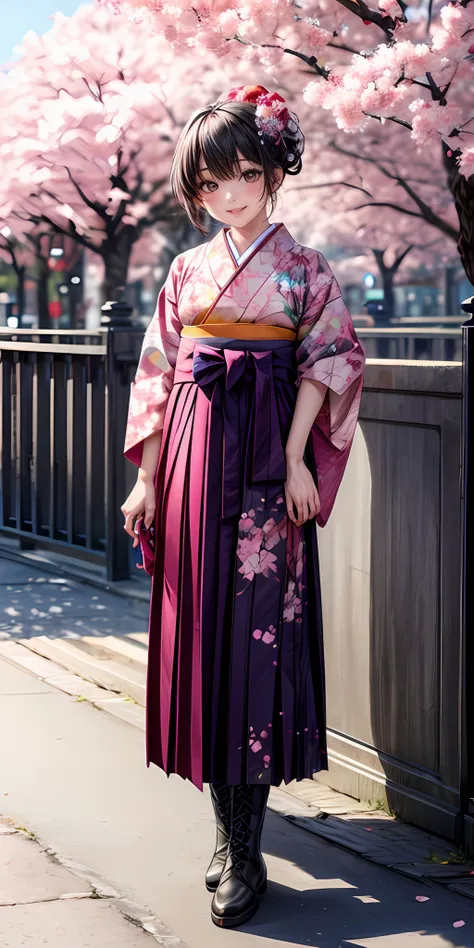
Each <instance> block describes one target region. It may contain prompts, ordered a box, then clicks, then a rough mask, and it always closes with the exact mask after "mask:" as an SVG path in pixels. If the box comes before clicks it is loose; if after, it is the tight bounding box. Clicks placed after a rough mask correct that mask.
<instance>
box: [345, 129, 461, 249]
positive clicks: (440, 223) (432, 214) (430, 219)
mask: <svg viewBox="0 0 474 948" xmlns="http://www.w3.org/2000/svg"><path fill="white" fill-rule="evenodd" d="M329 145H330V147H331V148H332V149H333V150H334V151H336V152H339V153H340V154H342V155H346V156H347V157H349V158H359V159H360V160H362V161H366V162H368V163H369V164H373V165H375V167H376V168H378V170H379V171H380V173H381V174H383V175H385V177H386V178H389V179H390V180H391V181H396V183H397V184H399V185H400V187H401V188H403V190H404V191H405V192H406V194H408V196H409V197H410V198H411V200H412V201H413V202H414V204H415V205H416V206H417V207H418V209H419V211H420V212H421V213H420V214H416V213H415V212H414V211H410V210H409V208H405V207H403V206H402V205H397V204H380V205H378V206H379V207H393V208H394V210H397V211H399V212H401V213H403V214H408V215H410V216H413V217H421V219H422V220H424V221H426V223H427V224H430V225H431V226H432V227H436V228H437V230H439V231H441V233H442V234H445V235H446V236H447V237H449V238H450V239H451V240H455V241H457V240H458V239H459V232H458V231H457V230H456V229H455V228H454V227H453V226H452V225H451V224H449V223H448V222H447V221H445V220H444V218H442V217H440V216H439V214H437V213H436V211H434V210H433V209H432V208H431V207H430V206H429V204H427V203H426V201H424V200H423V198H422V197H420V195H419V194H417V193H416V191H414V189H413V188H412V187H411V185H410V184H409V183H408V181H405V179H404V178H401V177H400V175H398V174H394V173H393V172H391V171H389V170H388V169H387V168H385V167H384V166H383V165H382V164H380V163H379V162H378V161H377V159H376V158H368V157H366V156H364V155H360V154H357V153H356V152H352V151H348V150H347V149H345V148H342V147H341V146H340V145H338V144H337V143H336V142H335V141H332V142H330V143H329ZM367 206H371V207H374V206H376V205H375V204H371V205H367V204H365V205H360V207H367Z"/></svg>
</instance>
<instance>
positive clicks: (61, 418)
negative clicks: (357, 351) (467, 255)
mask: <svg viewBox="0 0 474 948" xmlns="http://www.w3.org/2000/svg"><path fill="white" fill-rule="evenodd" d="M130 313H131V310H130V307H129V306H128V305H127V304H126V303H121V304H117V303H114V304H112V306H111V308H110V309H109V310H108V311H107V312H105V313H104V316H103V320H102V322H103V323H106V324H107V325H104V327H103V328H101V329H98V330H97V331H90V330H78V331H74V332H72V331H70V330H27V329H23V330H22V329H0V357H1V361H0V399H1V409H0V422H1V424H0V437H1V448H0V461H1V474H0V491H1V496H0V533H4V534H10V535H13V536H15V537H18V538H19V539H20V541H21V543H22V545H23V546H25V545H30V544H32V545H40V546H46V547H48V546H50V547H51V546H52V547H53V548H56V549H57V550H58V551H62V552H64V553H69V554H72V555H76V556H80V557H82V558H86V559H89V560H92V561H95V562H98V563H101V564H105V565H106V567H107V576H108V578H109V579H110V580H120V579H125V578H126V577H127V576H128V575H129V570H130V555H131V546H130V541H129V538H128V537H127V535H126V534H125V532H124V530H123V517H122V514H121V512H120V506H121V504H122V503H123V500H124V498H125V497H126V496H127V493H128V491H129V489H130V486H131V481H132V480H133V470H132V468H131V465H128V464H127V462H126V461H125V460H124V458H123V441H124V432H125V424H126V416H127V409H128V399H129V391H130V382H131V381H132V379H133V377H134V375H135V371H136V366H137V362H138V357H139V353H140V348H141V343H142V338H143V330H142V329H139V328H135V327H134V326H133V325H132V323H131V321H130ZM358 333H359V335H360V337H361V339H362V343H363V345H364V348H365V350H366V352H367V355H369V356H371V357H376V358H387V357H388V358H398V359H400V358H402V359H407V358H408V359H410V358H417V357H418V358H420V357H421V358H431V359H436V358H438V359H440V358H441V359H443V358H444V359H446V358H448V359H449V358H453V357H454V358H459V357H460V356H461V355H462V353H461V351H460V346H461V344H462V335H461V330H460V329H443V330H440V329H439V328H434V329H433V328H430V329H419V328H417V329H414V328H411V327H410V328H409V329H407V328H403V329H402V328H399V329H358ZM420 346H421V351H419V350H420ZM414 347H415V348H414Z"/></svg>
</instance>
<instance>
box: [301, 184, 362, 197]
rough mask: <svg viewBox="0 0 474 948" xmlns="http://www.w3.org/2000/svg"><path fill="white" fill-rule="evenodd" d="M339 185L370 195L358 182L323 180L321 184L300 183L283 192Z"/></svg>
mask: <svg viewBox="0 0 474 948" xmlns="http://www.w3.org/2000/svg"><path fill="white" fill-rule="evenodd" d="M341 186H343V187H345V188H354V189H355V190H356V191H362V193H363V194H366V195H367V197H370V198H371V197H372V195H371V193H370V191H367V189H366V188H361V187H360V185H358V184H349V182H348V181H323V182H322V183H321V184H301V185H297V187H296V188H288V190H287V191H286V192H285V193H286V194H289V193H290V192H291V191H311V190H315V189H317V188H334V187H341Z"/></svg>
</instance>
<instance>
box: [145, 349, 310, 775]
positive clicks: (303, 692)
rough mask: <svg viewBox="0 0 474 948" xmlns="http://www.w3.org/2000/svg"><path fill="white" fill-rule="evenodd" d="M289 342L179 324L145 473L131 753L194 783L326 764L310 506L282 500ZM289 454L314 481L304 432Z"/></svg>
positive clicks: (291, 371)
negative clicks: (144, 621) (143, 754)
mask: <svg viewBox="0 0 474 948" xmlns="http://www.w3.org/2000/svg"><path fill="white" fill-rule="evenodd" d="M296 375H297V372H296V359H295V344H294V343H292V342H287V341H282V340H274V341H273V340H272V341H268V340H252V341H247V340H246V341H243V340H231V339H228V338H213V339H212V344H208V343H207V342H203V341H202V340H201V339H192V338H184V337H182V338H181V341H180V346H179V351H178V356H177V363H176V367H175V372H174V384H173V387H172V389H171V393H170V395H169V399H168V403H167V407H166V414H165V419H164V428H163V436H162V443H161V451H160V458H159V463H158V468H157V475H156V493H157V520H156V538H157V553H156V558H155V571H154V576H153V586H152V598H151V607H150V642H149V664H148V678H147V712H146V713H147V763H148V764H150V763H155V764H157V765H158V766H159V767H161V768H162V769H163V770H165V771H166V773H168V774H170V773H177V774H180V775H181V776H182V777H183V778H187V779H189V780H191V781H192V782H193V783H194V784H195V785H196V786H197V787H199V788H202V785H203V782H217V781H218V780H222V781H224V782H225V783H227V784H243V783H251V784H252V783H259V782H261V783H268V784H272V785H274V786H278V785H279V784H280V783H281V782H282V781H284V782H285V783H288V782H289V781H290V780H293V779H297V780H300V779H303V778H305V777H311V776H312V774H313V773H315V772H317V771H319V770H325V769H327V756H326V724H325V695H324V659H323V633H322V614H321V592H320V579H319V562H318V548H317V534H316V524H315V520H314V519H312V520H309V521H307V523H306V524H304V525H303V526H302V527H300V528H297V527H295V525H294V524H293V523H292V521H290V520H289V518H288V517H287V512H286V504H285V493H284V484H285V480H286V462H285V444H286V440H287V437H288V433H289V429H290V425H291V421H292V417H293V412H294V407H295V402H296V395H297V387H296V385H295V380H296ZM305 462H306V464H307V465H308V467H309V468H310V470H311V472H312V474H313V476H314V478H315V480H316V470H315V464H314V457H313V454H312V447H311V441H310V439H309V441H308V446H307V448H306V452H305Z"/></svg>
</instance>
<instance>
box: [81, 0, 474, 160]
mask: <svg viewBox="0 0 474 948" xmlns="http://www.w3.org/2000/svg"><path fill="white" fill-rule="evenodd" d="M99 2H101V3H110V0H99ZM425 7H426V5H423V7H420V6H419V5H418V4H416V3H410V2H409V3H408V6H407V7H406V9H404V10H402V7H401V6H400V5H399V3H398V2H397V0H373V3H372V4H370V3H369V4H368V8H369V10H370V13H373V17H372V18H371V19H369V20H365V19H363V18H362V15H361V16H360V17H359V16H356V15H355V14H354V13H350V12H348V10H347V8H346V7H345V6H344V5H343V4H342V3H338V0H300V2H299V3H298V5H297V8H295V5H294V3H293V2H292V0H252V2H251V3H250V0H238V2H237V3H232V4H231V3H230V2H228V0H213V2H212V3H210V2H209V0H196V2H194V3H193V4H192V5H191V4H190V3H189V0H174V2H173V3H166V2H163V0H113V8H114V10H116V11H117V12H119V13H121V14H125V15H126V16H128V17H130V18H132V19H133V20H137V19H138V20H143V21H144V22H146V23H147V24H148V26H153V27H154V28H155V29H156V30H157V31H158V32H159V33H160V35H162V36H163V37H165V38H166V40H167V41H168V42H169V43H171V44H172V45H173V46H175V47H176V48H179V47H182V46H188V47H191V48H193V49H203V48H204V49H207V50H212V52H213V53H215V54H216V55H217V56H226V57H228V58H229V57H230V58H235V59H236V60H239V62H240V63H241V64H242V63H245V64H246V65H247V66H251V65H253V66H259V67H263V69H265V70H268V71H269V72H271V73H274V70H275V67H276V66H278V64H279V63H281V60H282V58H283V57H284V56H285V53H286V54H289V55H292V54H295V53H296V54H297V56H295V57H294V58H293V62H294V63H298V58H297V57H299V59H301V57H303V58H304V57H306V59H307V60H309V62H310V64H313V65H314V61H313V60H312V57H316V58H317V64H318V70H319V73H318V70H316V69H315V78H314V80H312V81H310V82H309V83H307V84H306V85H305V87H304V88H303V98H304V101H305V102H306V103H307V104H308V105H309V106H311V107H312V108H316V107H317V108H322V109H325V110H327V111H328V112H330V113H331V114H332V116H333V118H334V120H335V122H336V125H337V127H338V128H340V129H341V130H343V131H345V132H352V133H354V132H357V131H360V130H361V129H362V130H363V129H365V128H366V126H367V125H368V123H369V122H371V121H373V118H374V117H375V118H377V119H378V120H380V121H381V122H382V123H386V122H387V121H396V122H399V123H401V124H402V125H405V126H406V127H407V128H408V129H410V131H411V134H412V137H413V140H414V142H415V143H417V145H420V146H421V145H423V146H425V147H426V146H429V145H430V144H434V143H435V142H437V141H439V140H441V139H442V140H444V141H445V142H447V143H448V144H449V145H451V146H452V148H453V150H455V149H459V152H457V154H459V158H458V160H459V167H460V169H461V171H462V173H463V174H465V175H466V176H469V175H470V174H472V173H474V157H473V149H472V147H470V139H469V137H468V136H469V135H470V134H472V131H473V130H474V129H473V125H472V123H473V122H474V116H473V115H472V110H471V106H470V105H469V104H468V103H467V101H466V100H467V99H468V97H467V96H466V95H463V92H465V90H466V88H469V87H470V86H472V77H473V65H472V62H471V58H470V57H471V56H472V55H473V53H474V0H470V2H467V3H466V4H465V5H464V4H463V3H461V0H451V2H450V3H447V4H446V5H445V6H443V7H442V8H441V9H439V8H438V9H439V12H438V13H437V14H436V15H435V16H434V19H433V22H432V23H431V24H429V28H428V24H427V23H426V19H425V17H426V15H427V14H426V9H425ZM354 49H357V50H358V51H357V52H356V53H354V54H353V55H352V56H351V55H349V54H350V51H351V50H354ZM427 74H429V75H430V77H431V80H432V85H431V86H430V81H429V80H428V77H427ZM433 83H434V85H433ZM448 84H449V89H448V92H447V98H448V100H449V105H450V111H449V112H448V111H447V109H446V105H445V102H444V101H443V99H442V96H441V95H440V94H439V90H441V89H443V88H444V87H445V86H447V85H448ZM433 90H435V93H436V94H435V95H433ZM420 99H421V100H422V101H423V102H425V103H426V104H427V105H428V106H429V108H428V109H427V108H426V107H425V106H421V105H420V104H419V102H420ZM461 99H463V100H464V101H463V107H462V108H461V107H460V106H459V102H460V100H461ZM456 106H458V107H459V111H458V112H457V111H456ZM453 119H455V122H454V124H453V121H452V120H453Z"/></svg>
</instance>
